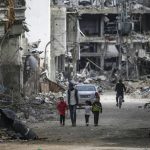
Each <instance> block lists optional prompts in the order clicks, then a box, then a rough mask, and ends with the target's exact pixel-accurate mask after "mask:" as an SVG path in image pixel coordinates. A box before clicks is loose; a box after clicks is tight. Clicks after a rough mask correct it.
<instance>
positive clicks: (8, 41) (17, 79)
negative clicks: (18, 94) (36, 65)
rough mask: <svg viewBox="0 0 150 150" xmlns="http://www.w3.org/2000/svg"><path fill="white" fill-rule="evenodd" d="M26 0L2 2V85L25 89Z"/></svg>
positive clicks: (0, 22) (0, 34)
mask: <svg viewBox="0 0 150 150" xmlns="http://www.w3.org/2000/svg"><path fill="white" fill-rule="evenodd" d="M25 4H26V2H25V0H1V1H0V84H1V85H3V86H6V88H7V89H11V90H12V89H14V90H21V89H22V88H23V61H22V55H23V52H22V50H23V43H24V42H23V40H24V32H25V28H24V20H25V10H26V7H25Z"/></svg>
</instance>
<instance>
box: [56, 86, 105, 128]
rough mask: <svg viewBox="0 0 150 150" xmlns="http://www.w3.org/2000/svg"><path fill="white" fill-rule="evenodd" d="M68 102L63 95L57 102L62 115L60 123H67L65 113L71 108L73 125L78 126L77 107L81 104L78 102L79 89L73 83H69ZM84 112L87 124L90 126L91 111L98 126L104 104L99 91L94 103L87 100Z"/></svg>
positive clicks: (95, 124)
mask: <svg viewBox="0 0 150 150" xmlns="http://www.w3.org/2000/svg"><path fill="white" fill-rule="evenodd" d="M67 102H68V105H67V103H66V102H65V101H64V98H63V97H60V98H59V102H58V104H57V109H58V113H59V115H60V125H62V126H64V125H65V115H66V112H67V110H68V109H69V112H70V118H71V123H72V126H73V127H75V126H76V117H77V116H76V109H77V106H78V105H79V102H78V91H77V89H75V88H74V84H73V83H69V89H68V92H67ZM84 112H85V125H86V126H89V119H90V115H91V113H93V115H94V126H98V122H99V114H100V113H102V105H101V103H100V96H99V94H98V93H95V101H94V102H93V104H92V103H91V102H90V101H86V102H85V106H84Z"/></svg>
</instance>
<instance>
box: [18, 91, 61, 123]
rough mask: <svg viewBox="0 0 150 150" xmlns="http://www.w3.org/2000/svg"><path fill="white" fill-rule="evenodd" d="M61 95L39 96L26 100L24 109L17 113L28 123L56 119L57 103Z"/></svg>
mask: <svg viewBox="0 0 150 150" xmlns="http://www.w3.org/2000/svg"><path fill="white" fill-rule="evenodd" d="M58 95H59V94H58V93H57V94H55V95H54V94H52V93H50V94H41V93H40V94H38V95H34V96H32V97H30V98H26V99H25V104H24V107H23V108H22V109H21V112H19V113H17V115H18V117H19V118H20V119H23V120H25V121H27V122H32V123H33V122H34V123H35V122H39V121H44V120H55V119H56V116H57V115H56V103H57V96H58Z"/></svg>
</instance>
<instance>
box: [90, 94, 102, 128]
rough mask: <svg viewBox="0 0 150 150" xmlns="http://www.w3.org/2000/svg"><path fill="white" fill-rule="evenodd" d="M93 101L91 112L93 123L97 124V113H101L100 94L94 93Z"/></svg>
mask: <svg viewBox="0 0 150 150" xmlns="http://www.w3.org/2000/svg"><path fill="white" fill-rule="evenodd" d="M95 98H96V99H95V101H94V102H93V104H92V112H93V114H94V125H95V126H98V121H99V114H100V113H102V104H101V103H100V96H99V94H98V93H95Z"/></svg>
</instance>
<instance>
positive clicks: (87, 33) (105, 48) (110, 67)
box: [50, 0, 150, 79]
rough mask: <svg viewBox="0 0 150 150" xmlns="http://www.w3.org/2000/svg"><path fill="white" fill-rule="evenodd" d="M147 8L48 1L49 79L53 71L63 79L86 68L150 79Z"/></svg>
mask: <svg viewBox="0 0 150 150" xmlns="http://www.w3.org/2000/svg"><path fill="white" fill-rule="evenodd" d="M149 6H150V2H149V1H148V0H138V1H133V0H131V1H128V0H122V1H116V0H78V1H74V0H53V1H51V46H50V49H51V50H50V51H51V54H50V56H51V60H53V61H52V63H51V64H52V66H51V67H52V70H53V73H52V74H53V77H54V78H53V79H55V72H56V71H57V72H65V74H66V75H67V77H68V76H70V72H72V73H73V74H74V75H75V74H76V72H80V71H81V70H82V69H84V68H85V67H86V66H87V63H89V64H90V69H91V70H95V71H98V72H99V73H100V74H102V73H103V72H104V71H109V72H110V75H111V74H112V73H117V74H118V76H123V77H124V78H125V79H133V78H139V76H142V75H146V74H149V73H150V71H149V70H150V69H149V63H150V55H149V54H150V53H149V52H150V48H149V44H150V43H149V42H150V41H149V40H150V38H149V37H150V36H149V35H150V32H149V31H150V22H149V19H148V18H149V16H150V8H149Z"/></svg>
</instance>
